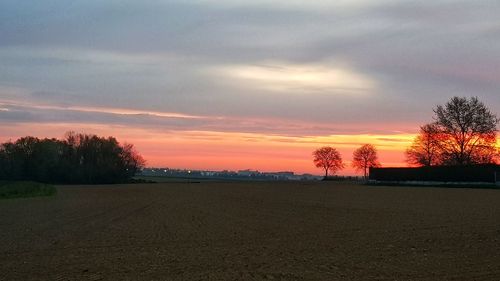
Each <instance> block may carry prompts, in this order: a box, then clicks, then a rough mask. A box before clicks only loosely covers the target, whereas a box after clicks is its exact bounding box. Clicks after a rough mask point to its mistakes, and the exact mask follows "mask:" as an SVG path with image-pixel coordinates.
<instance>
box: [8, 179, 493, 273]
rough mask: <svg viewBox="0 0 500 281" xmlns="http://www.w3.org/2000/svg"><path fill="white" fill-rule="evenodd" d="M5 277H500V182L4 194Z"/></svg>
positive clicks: (220, 185) (184, 186)
mask: <svg viewBox="0 0 500 281" xmlns="http://www.w3.org/2000/svg"><path fill="white" fill-rule="evenodd" d="M0 242H1V243H0V280H468V281H469V280H500V190H486V189H466V188H463V189H452V188H448V189H446V188H410V187H371V186H363V185H355V184H345V183H331V182H202V183H182V182H181V183H160V184H143V185H141V184H136V185H108V186H59V187H58V193H57V195H55V196H52V197H39V198H26V199H7V200H0Z"/></svg>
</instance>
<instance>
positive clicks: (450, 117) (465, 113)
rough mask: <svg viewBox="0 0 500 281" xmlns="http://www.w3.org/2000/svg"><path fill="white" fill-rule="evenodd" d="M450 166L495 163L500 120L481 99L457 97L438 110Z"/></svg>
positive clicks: (445, 157)
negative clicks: (494, 157)
mask: <svg viewBox="0 0 500 281" xmlns="http://www.w3.org/2000/svg"><path fill="white" fill-rule="evenodd" d="M434 113H435V120H436V122H435V123H436V126H437V127H438V128H439V131H440V133H441V134H442V135H443V138H442V139H440V148H441V150H442V151H441V158H442V161H443V163H444V164H446V165H469V164H483V163H492V162H493V161H494V159H493V156H494V155H495V153H496V149H497V148H496V133H497V127H496V126H497V124H498V122H499V119H498V118H497V116H496V115H495V114H493V113H492V112H491V111H490V110H489V109H488V108H487V107H486V106H485V105H484V104H483V103H482V102H480V101H479V99H478V98H477V97H472V98H470V99H468V98H465V97H464V98H460V97H453V98H452V99H451V100H450V101H449V102H448V103H446V104H445V105H444V106H441V105H439V106H437V107H436V109H435V110H434Z"/></svg>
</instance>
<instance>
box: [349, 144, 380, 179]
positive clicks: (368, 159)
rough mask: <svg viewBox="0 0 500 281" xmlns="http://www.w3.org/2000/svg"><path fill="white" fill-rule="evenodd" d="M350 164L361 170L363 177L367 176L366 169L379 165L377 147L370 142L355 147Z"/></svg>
mask: <svg viewBox="0 0 500 281" xmlns="http://www.w3.org/2000/svg"><path fill="white" fill-rule="evenodd" d="M352 166H353V167H354V168H355V169H356V170H357V171H363V174H364V178H365V179H367V178H368V169H369V168H371V167H379V166H380V162H379V161H378V156H377V149H375V147H374V146H373V145H371V144H365V145H363V146H361V147H360V148H358V149H356V150H355V151H354V153H353V159H352Z"/></svg>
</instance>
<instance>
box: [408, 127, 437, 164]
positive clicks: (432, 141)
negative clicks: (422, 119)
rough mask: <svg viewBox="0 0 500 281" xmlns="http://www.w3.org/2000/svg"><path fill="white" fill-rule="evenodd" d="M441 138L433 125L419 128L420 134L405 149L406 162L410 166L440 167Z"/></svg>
mask: <svg viewBox="0 0 500 281" xmlns="http://www.w3.org/2000/svg"><path fill="white" fill-rule="evenodd" d="M443 137H444V136H443V134H441V132H440V129H439V127H438V126H437V125H436V124H435V123H431V124H426V125H424V126H422V127H420V133H419V134H418V136H416V137H415V139H414V140H413V143H412V144H411V146H410V147H409V148H408V149H406V162H407V163H408V164H410V165H412V166H426V167H428V166H435V165H440V164H441V163H442V161H441V144H440V141H441V140H442V139H443Z"/></svg>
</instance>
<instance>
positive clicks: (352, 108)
mask: <svg viewBox="0 0 500 281" xmlns="http://www.w3.org/2000/svg"><path fill="white" fill-rule="evenodd" d="M229 2H230V1H229ZM229 2H220V4H217V3H216V2H214V1H208V2H203V1H202V2H200V1H191V2H189V1H147V2H146V1H120V2H114V1H106V2H103V1H71V2H68V1H62V0H51V1H43V2H40V1H13V0H7V1H3V2H2V4H0V5H1V6H0V35H1V38H2V40H1V41H0V61H1V62H0V86H16V87H21V88H26V89H27V91H26V92H27V93H32V94H26V96H24V98H31V99H33V101H35V102H36V101H37V100H38V101H45V102H51V103H54V104H63V103H64V104H80V105H87V106H93V105H102V106H116V107H126V108H131V107H133V108H138V109H145V110H164V111H176V112H183V113H188V114H202V115H208V116H214V115H224V116H232V117H237V118H240V117H241V118H251V117H256V116H258V117H263V118H265V117H268V118H281V119H287V120H291V121H296V120H303V121H304V122H311V123H314V122H331V123H332V126H335V125H341V124H355V123H363V122H366V120H370V121H373V122H378V124H380V125H378V126H385V124H387V126H388V127H389V126H390V124H392V123H394V122H396V121H397V122H406V123H421V122H425V120H428V119H430V117H431V114H432V107H433V106H434V105H436V104H440V103H443V102H445V101H446V100H447V99H448V98H449V97H450V96H452V95H477V96H479V97H480V98H481V99H482V100H484V101H485V102H487V104H488V105H489V106H490V107H491V108H492V109H493V111H495V112H500V95H499V94H498V92H497V89H498V88H499V86H500V78H498V77H497V76H498V75H496V74H497V73H498V72H499V70H500V41H499V40H498V39H497V38H498V34H499V31H500V23H499V22H498V20H497V17H498V14H499V13H500V4H498V2H497V1H490V0H487V1H472V0H471V1H447V0H439V1H420V2H414V1H385V2H377V4H373V5H368V6H366V7H361V8H359V9H354V10H349V11H347V10H342V9H337V8H335V7H334V6H324V7H317V8H314V9H305V8H304V9H301V8H300V5H286V6H280V5H278V4H273V5H267V6H266V5H265V4H263V3H260V2H259V4H256V5H231V4H229ZM304 5H307V3H306V4H304ZM19 48H21V51H19ZM22 48H25V50H23V49H22ZM12 49H14V50H15V49H17V52H14V51H12ZM46 49H49V50H50V49H54V50H55V51H54V53H55V54H57V50H58V49H63V50H69V54H65V55H63V56H59V57H58V56H47V55H46V54H44V53H43V52H42V53H40V52H39V50H46ZM2 50H3V51H2ZM72 50H74V54H73V55H74V56H73V55H72ZM80 52H84V53H85V52H88V53H91V54H92V53H102V56H104V57H105V56H106V55H105V54H106V53H110V55H111V54H117V56H118V57H117V58H116V59H114V60H109V59H108V60H107V59H104V60H102V61H100V60H99V59H101V58H102V56H101V57H99V58H98V59H88V58H87V59H85V56H83V59H82V57H77V55H78V54H79V53H80ZM142 55H151V56H152V59H149V60H146V62H141V60H140V59H139V61H138V60H137V59H136V58H134V56H142ZM164 55H168V56H169V57H172V58H174V59H173V60H166V61H158V62H155V61H154V60H155V59H154V58H155V57H157V56H158V57H161V56H164ZM270 60H271V61H283V62H289V63H295V64H310V63H314V64H323V65H327V66H332V65H333V66H334V65H335V64H338V65H347V66H349V67H350V68H352V69H353V70H354V71H356V72H358V73H361V74H363V75H366V76H368V77H371V78H373V79H374V80H376V81H377V82H378V85H379V87H377V88H376V89H374V90H372V91H373V92H372V94H371V95H370V96H368V97H364V98H362V99H360V98H358V97H352V96H338V95H332V94H331V93H332V92H334V91H335V90H332V89H323V90H319V91H318V90H317V89H315V91H311V93H310V94H307V95H293V94H289V95H287V94H283V93H281V94H278V95H277V94H275V93H271V92H269V91H265V90H261V89H259V90H257V89H254V88H251V87H243V86H238V83H237V81H236V82H235V83H225V82H226V81H224V78H218V77H214V76H210V75H207V74H206V73H204V72H203V71H201V70H202V69H205V68H210V67H214V66H219V65H227V64H229V65H232V64H236V65H238V64H241V65H255V64H262V63H265V62H268V61H270ZM228 79H229V78H228ZM33 93H34V94H33ZM40 93H42V94H40ZM5 96H7V93H6V92H0V98H2V97H5ZM20 98H21V97H20ZM2 114H5V112H3V113H2ZM0 118H3V117H0ZM65 118H68V119H71V118H72V117H71V116H66V117H65ZM85 118H88V117H85ZM148 118H149V117H148ZM56 119H58V120H60V119H62V117H60V116H59V117H58V118H56ZM75 119H76V118H75ZM131 119H137V120H140V121H137V122H139V123H140V122H143V121H144V120H143V119H144V118H143V117H140V116H136V117H134V118H131ZM103 120H107V121H108V122H114V121H113V118H111V117H110V116H107V117H106V118H103ZM116 122H118V121H116ZM119 122H121V121H119ZM128 122H134V121H133V120H129V121H128ZM148 122H149V121H148ZM144 123H147V122H144ZM160 123H161V122H160ZM141 125H144V124H143V123H141ZM182 126H186V127H189V126H190V125H189V124H188V125H186V124H179V125H178V126H177V127H179V128H180V127H182ZM207 126H208V125H207ZM258 126H261V130H267V129H266V128H265V127H266V126H265V125H263V124H259V125H258ZM374 126H376V125H374ZM213 127H215V126H213ZM235 127H236V126H235ZM208 128H211V127H210V126H208ZM235 129H237V128H235ZM258 129H259V128H252V130H258ZM271 129H272V128H270V129H269V130H270V131H272V130H271ZM379 129H380V128H372V130H373V131H375V130H379Z"/></svg>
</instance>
